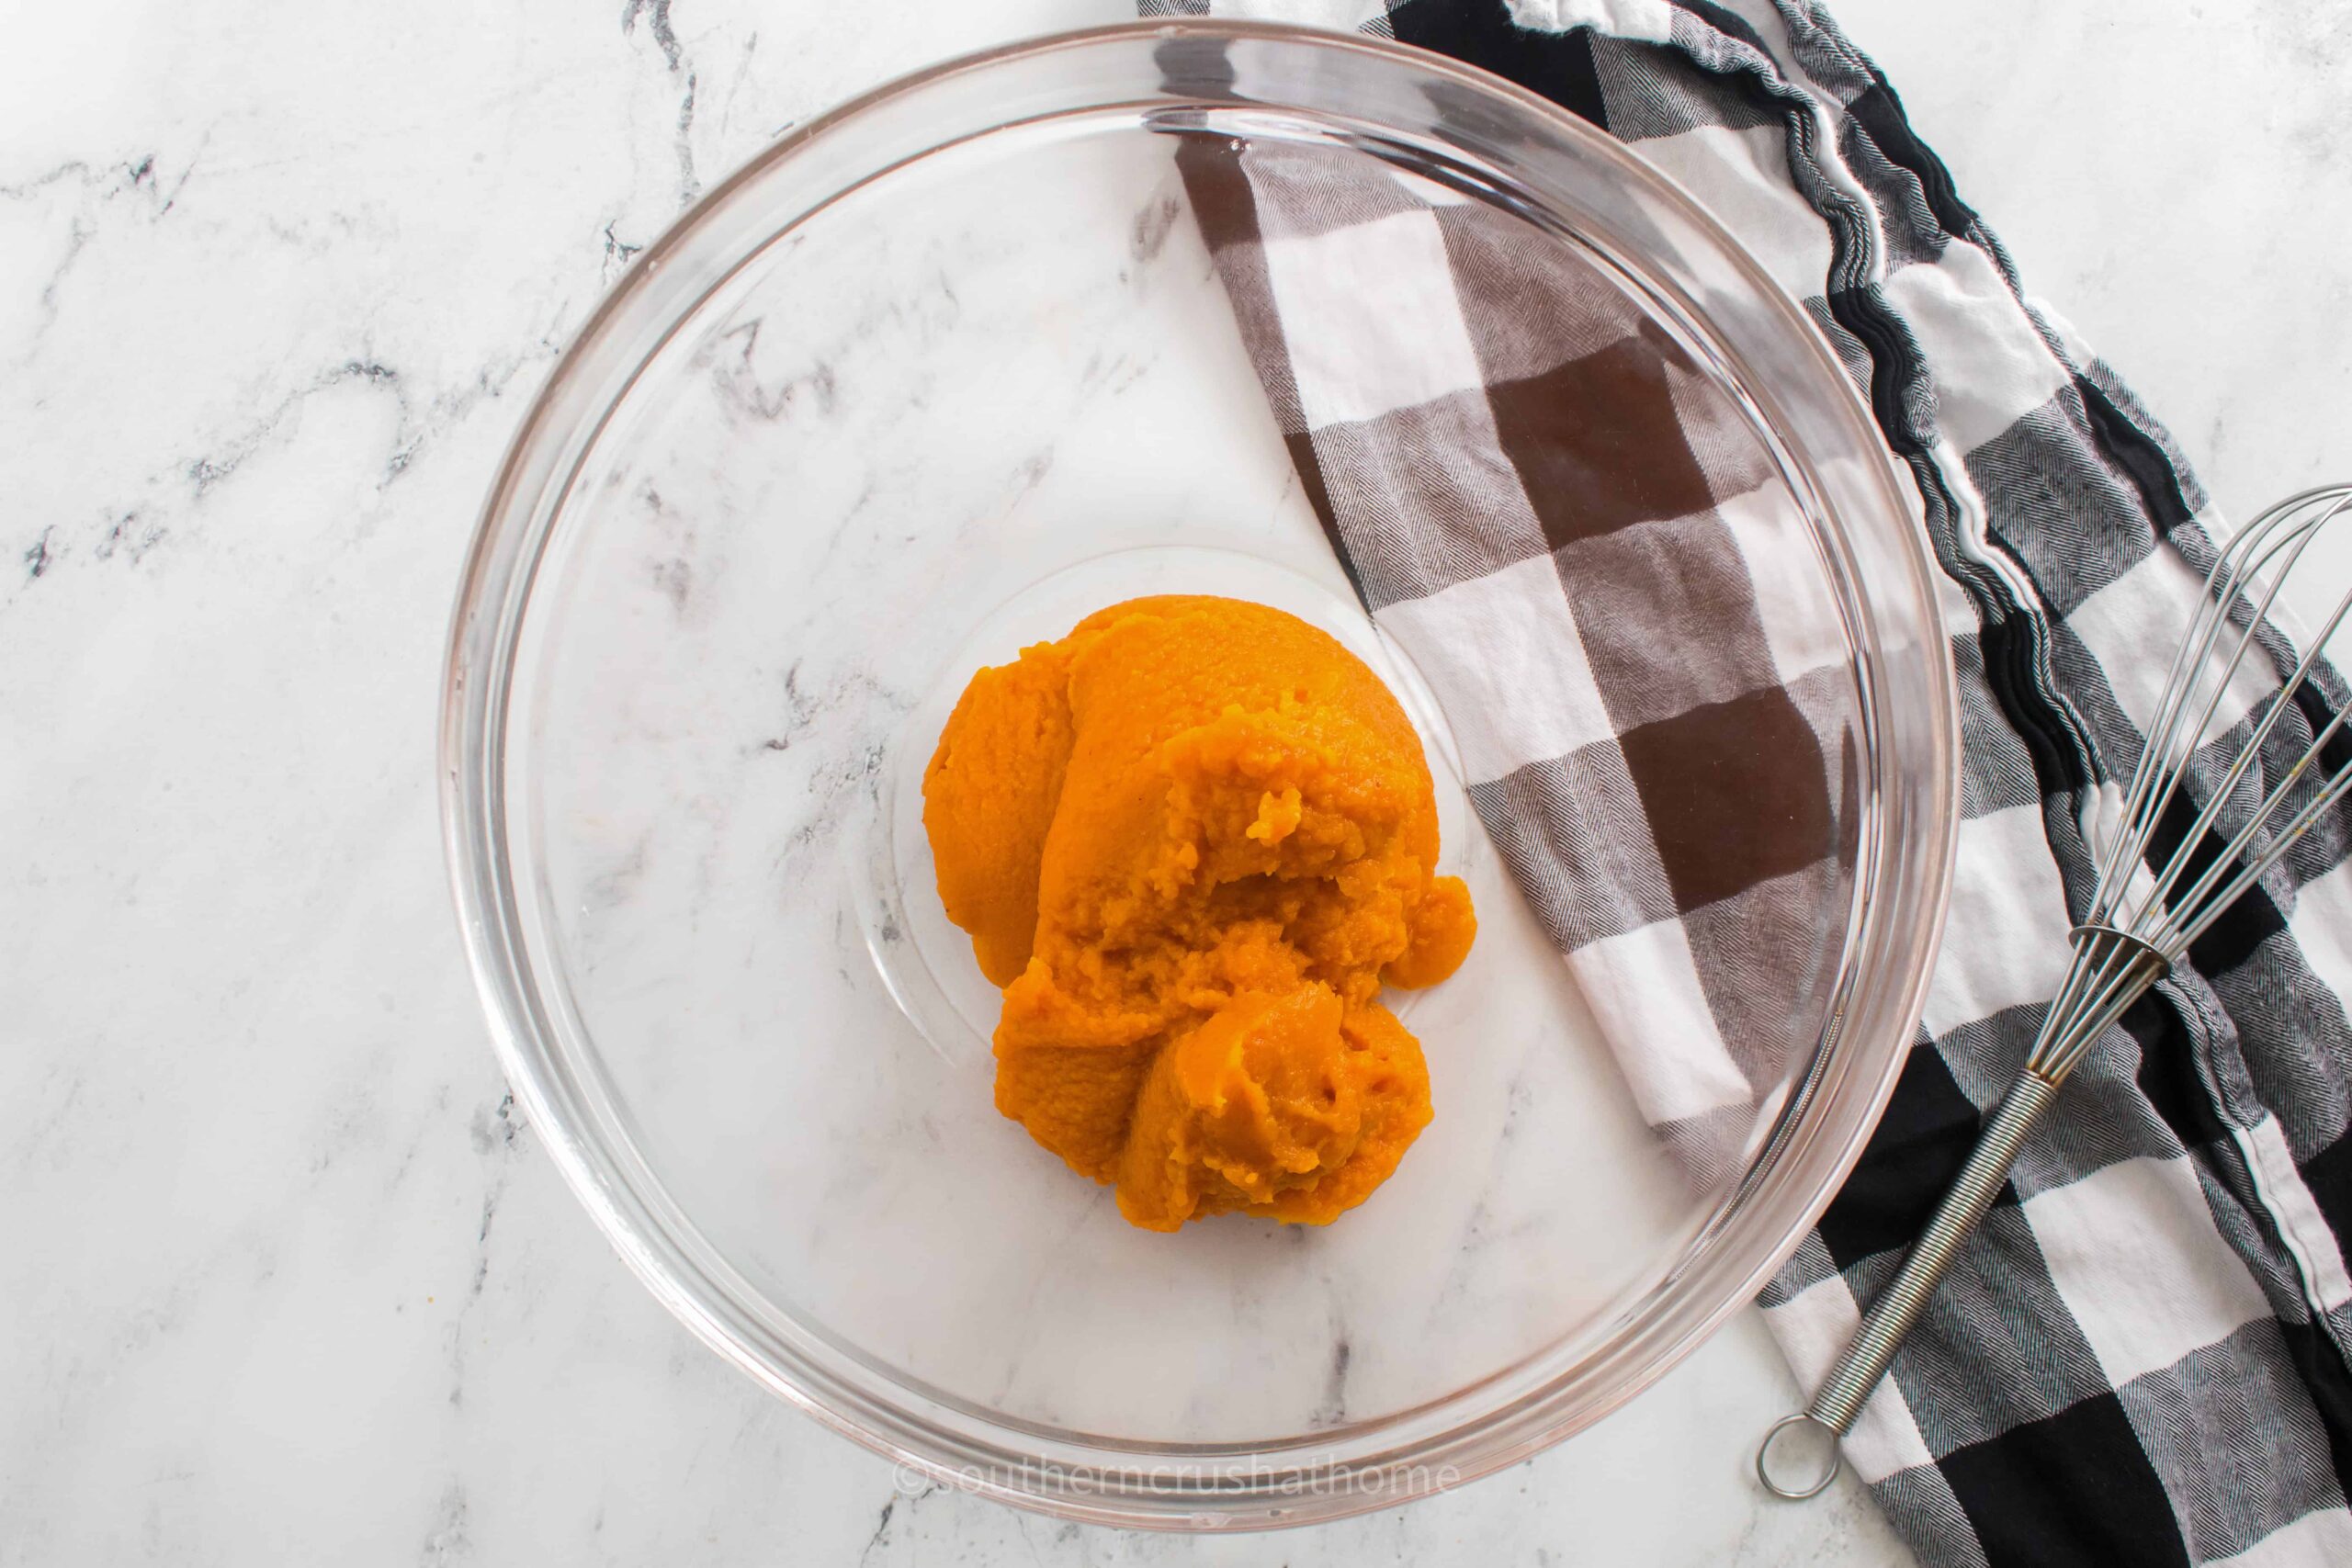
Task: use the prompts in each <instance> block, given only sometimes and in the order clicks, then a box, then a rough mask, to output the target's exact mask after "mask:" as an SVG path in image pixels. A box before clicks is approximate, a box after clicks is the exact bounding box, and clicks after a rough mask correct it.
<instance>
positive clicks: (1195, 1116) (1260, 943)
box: [923, 596, 1476, 1230]
mask: <svg viewBox="0 0 2352 1568" xmlns="http://www.w3.org/2000/svg"><path fill="white" fill-rule="evenodd" d="M923 825H924V828H925V829H926V830H927V831H928V832H929V834H930V837H931V846H932V854H933V859H934V861H935V862H936V863H937V866H938V874H939V896H940V900H941V902H942V903H943V904H944V905H945V907H946V909H947V914H948V917H949V918H950V919H953V920H954V921H955V922H956V924H957V925H958V926H960V927H962V928H963V929H964V930H965V931H967V932H969V933H970V935H971V938H972V949H973V952H974V953H975V954H976V955H977V956H978V960H979V964H980V968H981V969H982V971H984V972H985V973H986V974H987V976H988V977H989V980H990V981H991V982H993V983H994V984H996V985H998V986H1001V987H1003V990H1004V1010H1003V1012H1002V1015H1001V1018H1000V1020H999V1022H998V1024H997V1031H996V1060H997V1076H996V1103H997V1108H998V1109H999V1110H1000V1111H1003V1112H1004V1114H1006V1115H1007V1116H1010V1117H1012V1118H1013V1119H1015V1120H1016V1121H1018V1122H1021V1123H1022V1124H1023V1126H1025V1127H1027V1128H1028V1129H1029V1132H1030V1134H1031V1135H1032V1136H1034V1137H1035V1139H1036V1140H1037V1141H1038V1142H1039V1143H1041V1144H1043V1145H1045V1146H1046V1147H1047V1148H1049V1149H1051V1150H1053V1151H1054V1152H1055V1153H1056V1154H1057V1155H1059V1156H1062V1158H1063V1159H1064V1160H1065V1161H1067V1162H1068V1163H1069V1167H1070V1168H1071V1169H1073V1170H1076V1171H1079V1172H1080V1173H1082V1174H1084V1175H1087V1176H1091V1177H1092V1178H1093V1179H1095V1180H1097V1181H1103V1182H1110V1183H1114V1184H1115V1185H1116V1188H1117V1193H1118V1201H1119V1210H1120V1213H1123V1214H1125V1216H1126V1217H1127V1219H1128V1220H1129V1221H1131V1222H1132V1223H1134V1224H1137V1225H1141V1226H1144V1227H1146V1228H1148V1229H1151V1230H1174V1229H1176V1228H1177V1227H1178V1226H1180V1225H1182V1224H1183V1223H1184V1222H1185V1221H1186V1220H1190V1219H1197V1218H1200V1217H1202V1216H1204V1215H1208V1214H1216V1213H1225V1212H1227V1211H1230V1210H1235V1209H1241V1210H1247V1211H1248V1212H1250V1213H1254V1214H1264V1215H1269V1216H1272V1217H1273V1218H1276V1219H1282V1220H1296V1221H1304V1222H1306V1223H1309V1224H1327V1223H1329V1221H1331V1220H1332V1219H1335V1218H1337V1217H1338V1216H1339V1215H1340V1213H1343V1212H1344V1211H1346V1210H1348V1209H1350V1208H1352V1207H1354V1206H1355V1205H1356V1204H1358V1203H1360V1202H1362V1201H1363V1200H1364V1199H1365V1198H1366V1197H1367V1196H1368V1195H1370V1193H1371V1192H1372V1190H1373V1189H1374V1188H1375V1187H1377V1186H1379V1185H1380V1183H1381V1182H1382V1181H1384V1180H1385V1179H1387V1177H1388V1175H1389V1173H1390V1172H1391V1171H1393V1170H1394V1169H1396V1168H1397V1160H1398V1159H1399V1158H1401V1157H1402V1156H1403V1155H1404V1153H1405V1150H1406V1149H1407V1147H1408V1146H1409V1145H1411V1143H1412V1141H1413V1139H1414V1138H1415V1137H1416V1136H1417V1135H1419V1133H1420V1130H1421V1128H1422V1127H1423V1126H1425V1125H1427V1124H1428V1122H1429V1119H1430V1099H1429V1072H1428V1069H1427V1067H1426V1066H1425V1065H1424V1063H1423V1061H1422V1058H1421V1048H1420V1044H1419V1042H1418V1041H1416V1040H1415V1039H1414V1038H1413V1036H1412V1035H1411V1034H1409V1033H1408V1032H1406V1030H1405V1027H1404V1026H1403V1025H1402V1024H1400V1023H1398V1022H1397V1020H1396V1018H1395V1017H1394V1016H1393V1015H1392V1014H1391V1013H1390V1012H1389V1011H1388V1010H1387V1009H1385V1008H1384V1007H1382V1006H1381V1005H1380V1003H1379V1001H1378V1000H1377V997H1378V993H1379V990H1380V987H1381V984H1382V982H1383V981H1384V980H1385V981H1386V982H1388V983H1389V984H1392V985H1397V986H1406V987H1419V986H1430V985H1434V984H1436V983H1437V982H1438V981H1440V980H1442V979H1444V978H1445V977H1446V976H1449V975H1451V974H1452V973H1453V971H1454V969H1455V967H1456V966H1457V965H1459V964H1461V962H1462V960H1463V958H1464V955H1465V954H1467V953H1468V952H1469V950H1470V942H1471V938H1472V936H1473V935H1474V934H1475V932H1476V917H1475V916H1474V914H1473V913H1472V910H1471V908H1470V896H1469V891H1468V889H1467V888H1465V887H1464V886H1463V884H1462V882H1461V880H1460V879H1459V878H1457V877H1450V876H1448V877H1439V876H1434V875H1433V874H1432V867H1433V866H1434V865H1435V864H1436V862H1437V853H1438V826H1437V810H1436V805H1435V801H1434V799H1433V798H1432V795H1431V793H1430V772H1429V765H1428V763H1427V762H1426V761H1424V760H1423V758H1422V755H1421V746H1420V739H1419V736H1417V735H1416V734H1415V733H1414V731H1413V728H1412V726H1411V724H1410V723H1408V721H1407V719H1406V717H1405V715H1404V712H1403V710H1402V709H1400V708H1399V707H1398V706H1397V700H1396V698H1394V697H1393V696H1391V695H1390V694H1389V693H1388V690H1387V688H1386V687H1385V686H1383V685H1382V684H1381V683H1380V681H1379V679H1378V678H1377V677H1376V676H1374V674H1373V672H1372V671H1370V670H1368V669H1366V668H1365V667H1364V665H1363V662H1362V661H1360V660H1357V659H1356V657H1355V656H1354V655H1352V654H1351V653H1350V652H1348V650H1347V649H1345V648H1343V647H1341V646H1340V644H1339V643H1338V642H1337V641H1335V640H1333V639H1332V638H1331V637H1329V636H1327V635H1326V634H1324V633H1323V632H1321V631H1318V630H1317V629H1316V628H1315V627H1313V626H1308V625H1307V624H1306V622H1304V621H1301V620H1299V619H1297V618H1296V617H1295V616H1292V615H1285V614H1283V612H1281V611H1279V610H1273V609H1269V608H1267V607H1266V606H1264V605H1262V604H1246V603H1244V602H1242V601H1239V600H1235V599H1216V598H1205V597H1172V596H1171V597H1162V598H1151V599H1135V600H1130V601H1128V602H1127V603H1125V604H1114V605H1112V606H1111V607H1110V608H1109V609H1106V610H1102V611H1098V612H1097V613H1095V614H1094V615H1090V616H1088V617H1087V618H1086V619H1085V620H1083V621H1081V622H1080V623H1079V624H1078V626H1077V627H1076V628H1075V629H1073V630H1072V631H1071V632H1070V634H1069V636H1068V637H1064V638H1062V639H1061V640H1060V641H1059V642H1049V643H1039V644H1037V645H1036V646H1035V647H1034V648H1029V649H1023V652H1022V654H1021V657H1020V658H1019V660H1016V661H1015V662H1013V663H1011V664H1006V665H1001V666H999V667H997V668H994V669H987V670H982V671H979V672H978V674H976V675H974V676H973V677H972V680H971V683H970V684H969V685H968V686H967V687H966V688H965V690H964V694H963V696H962V698H961V699H960V700H959V701H958V702H957V703H956V711H955V714H954V715H953V716H951V717H950V718H949V719H948V721H947V727H946V729H945V730H944V733H942V735H941V736H940V739H939V749H938V750H937V752H936V753H934V754H933V757H932V760H931V766H930V768H929V770H928V771H927V772H926V773H925V774H924V776H923Z"/></svg>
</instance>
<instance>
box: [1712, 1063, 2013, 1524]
mask: <svg viewBox="0 0 2352 1568" xmlns="http://www.w3.org/2000/svg"><path fill="white" fill-rule="evenodd" d="M2057 1093H2058V1086H2057V1085H2056V1084H2055V1083H2052V1082H2051V1081H2050V1080H2049V1079H2048V1078H2044V1077H2040V1076H2039V1075H2037V1074H2034V1073H2026V1074H2022V1075H2020V1076H2019V1077H2018V1081H2017V1082H2016V1083H2014V1084H2012V1085H2010V1086H2009V1092H2008V1094H2007V1097H2006V1098H2005V1099H2003V1100H2002V1101H2001V1108H2000V1110H1999V1111H1996V1112H1995V1113H1994V1115H1993V1120H1992V1121H1991V1122H1987V1123H1986V1124H1985V1132H1984V1134H1983V1135H1982V1136H1981V1137H1979V1138H1978V1139H1977V1141H1976V1148H1975V1151H1974V1152H1973V1153H1972V1154H1971V1155H1970V1156H1968V1163H1967V1164H1966V1165H1965V1166H1963V1167H1962V1168H1961V1172H1960V1177H1959V1179H1958V1180H1956V1181H1954V1182H1953V1183H1952V1188H1951V1191H1950V1192H1947V1193H1946V1194H1945V1195H1944V1201H1943V1203H1942V1206H1941V1207H1939V1208H1938V1209H1937V1210H1936V1217H1935V1218H1934V1219H1933V1220H1931V1221H1929V1222H1928V1228H1927V1230H1926V1231H1925V1232H1924V1233H1923V1234H1922V1235H1920V1237H1919V1239H1918V1241H1917V1243H1916V1244H1914V1246H1913V1247H1912V1248H1911V1253H1910V1256H1909V1257H1907V1258H1905V1259H1904V1260H1903V1269H1902V1272H1900V1273H1898V1274H1896V1275H1895V1277H1894V1283H1893V1284H1891V1285H1889V1286H1888V1287H1887V1288H1886V1291H1885V1292H1884V1293H1883V1294H1882V1295H1881V1296H1880V1297H1879V1299H1878V1301H1877V1302H1876V1303H1874V1304H1873V1305H1872V1306H1871V1310H1870V1315H1869V1316H1867V1317H1865V1318H1864V1319H1863V1320H1862V1326H1861V1328H1860V1331H1859V1332H1857V1333H1856V1334H1855V1336H1854V1338H1853V1342H1852V1343H1851V1344H1849V1345H1848V1346H1847V1347H1846V1353H1845V1354H1844V1355H1843V1356H1840V1357H1839V1358H1838V1363H1837V1365H1836V1366H1834V1367H1832V1368H1831V1369H1830V1372H1829V1377H1828V1379H1827V1381H1826V1382H1823V1384H1822V1385H1821V1392H1820V1393H1816V1394H1815V1395H1814V1399H1813V1403H1812V1404H1810V1405H1808V1406H1807V1407H1806V1409H1805V1412H1804V1415H1802V1416H1789V1417H1787V1418H1786V1419H1785V1420H1783V1421H1781V1423H1780V1424H1779V1425H1778V1426H1776V1427H1773V1428H1772V1430H1771V1431H1770V1433H1768V1434H1767V1435H1766V1437H1765V1438H1764V1446H1763V1447H1762V1448H1761V1449H1759V1450H1758V1451H1757V1455H1756V1473H1757V1476H1758V1479H1759V1480H1761V1481H1762V1482H1763V1483H1764V1485H1765V1487H1766V1489H1767V1490H1769V1491H1770V1492H1772V1493H1774V1494H1775V1495H1779V1496H1782V1497H1789V1498H1803V1497H1812V1496H1816V1495H1819V1494H1820V1493H1821V1492H1822V1491H1824V1490H1825V1489H1826V1488H1827V1486H1828V1484H1829V1482H1830V1480H1831V1478H1832V1477H1834V1476H1835V1475H1836V1473H1837V1456H1836V1452H1835V1450H1832V1451H1831V1454H1830V1459H1829V1468H1828V1469H1827V1471H1826V1472H1824V1473H1823V1474H1822V1476H1821V1478H1820V1480H1819V1481H1818V1483H1815V1484H1813V1485H1811V1486H1809V1487H1803V1488H1799V1487H1792V1486H1789V1485H1786V1484H1784V1483H1781V1482H1778V1481H1775V1480H1774V1479H1773V1478H1772V1476H1771V1474H1770V1470H1769V1467H1768V1465H1767V1463H1766V1461H1767V1459H1768V1457H1769V1456H1770V1453H1771V1451H1772V1443H1773V1439H1774V1438H1778V1437H1779V1436H1780V1435H1781V1433H1782V1432H1783V1431H1785V1430H1786V1429H1788V1428H1789V1427H1792V1426H1795V1425H1798V1424H1800V1423H1804V1424H1809V1425H1811V1426H1814V1427H1820V1428H1822V1429H1824V1430H1826V1431H1827V1432H1828V1433H1830V1434H1832V1435H1833V1436H1836V1437H1840V1438H1842V1437H1844V1436H1845V1435H1846V1434H1847V1433H1848V1432H1849V1431H1851V1430H1852V1429H1853V1426H1854V1421H1855V1419H1856V1417H1858V1416H1860V1415H1861V1411H1862V1404H1863V1402H1864V1401H1865V1400H1867V1399H1869V1398H1870V1393H1871V1389H1873V1388H1876V1387H1877V1386H1878V1381H1879V1379H1881V1378H1883V1377H1884V1376H1885V1375H1886V1369H1887V1368H1888V1367H1889V1366H1891V1365H1892V1364H1893V1363H1894V1352H1895V1350H1896V1349H1897V1348H1899V1347H1900V1346H1901V1345H1902V1343H1903V1341H1904V1339H1905V1337H1906V1336H1908V1335H1909V1334H1910V1332H1911V1330H1912V1328H1913V1326H1914V1325H1917V1323H1918V1321H1919V1314H1922V1313H1924V1312H1926V1311H1927V1310H1928V1302H1930V1301H1932V1300H1933V1299H1934V1298H1935V1293H1936V1287H1937V1286H1938V1285H1939V1284H1941V1283H1942V1282H1943V1277H1944V1275H1945V1274H1946V1273H1948V1272H1949V1271H1950V1270H1951V1265H1952V1260H1953V1259H1954V1258H1957V1257H1959V1256H1960V1249H1961V1246H1962V1243H1964V1242H1966V1241H1967V1239H1968V1236H1969V1233H1970V1232H1972V1231H1973V1230H1974V1229H1975V1228H1976V1226H1977V1224H1978V1223H1979V1222H1980V1221H1982V1220H1983V1219H1984V1218H1985V1211H1986V1210H1988V1209H1990V1208H1991V1207H1992V1206H1993V1200H1994V1199H1995V1198H1996V1197H1998V1196H1999V1195H2000V1191H2001V1183H2002V1182H2004V1181H2006V1180H2007V1179H2008V1175H2009V1168H2010V1167H2011V1166H2013V1165H2015V1164H2016V1163H2017V1157H2018V1150H2019V1149H2020V1148H2022V1147H2024V1146H2025V1140H2026V1134H2028V1133H2030V1132H2031V1131H2032V1130H2033V1124H2034V1123H2035V1122H2038V1121H2039V1120H2041V1113H2042V1112H2043V1111H2046V1110H2048V1109H2049V1108H2050V1102H2051V1101H2052V1100H2053V1099H2055V1098H2056V1097H2057Z"/></svg>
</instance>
